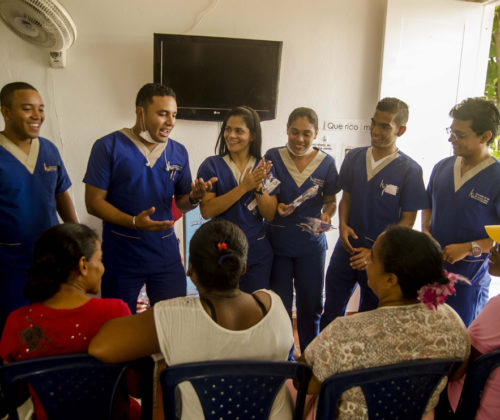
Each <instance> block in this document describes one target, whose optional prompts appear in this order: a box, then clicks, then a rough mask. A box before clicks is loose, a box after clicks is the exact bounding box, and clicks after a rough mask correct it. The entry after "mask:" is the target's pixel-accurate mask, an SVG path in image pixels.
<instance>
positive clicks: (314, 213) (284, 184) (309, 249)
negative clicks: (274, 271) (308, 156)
mask: <svg viewBox="0 0 500 420" xmlns="http://www.w3.org/2000/svg"><path fill="white" fill-rule="evenodd" d="M280 150H281V151H283V150H285V151H286V147H276V148H273V149H270V150H268V151H267V153H266V155H265V158H266V159H267V160H271V161H272V162H273V167H274V169H275V171H276V177H277V178H278V179H279V180H280V181H281V184H280V192H279V194H278V201H279V202H280V203H284V204H290V203H291V202H292V201H293V200H295V199H296V198H297V197H298V196H300V195H301V194H303V193H304V192H306V191H307V190H308V189H309V188H311V187H314V186H315V185H317V186H318V187H319V190H318V194H316V196H314V197H312V198H310V199H308V200H306V201H305V202H304V203H303V204H302V205H300V206H299V207H297V208H296V209H295V211H294V212H293V213H292V214H291V215H289V216H287V217H281V216H279V215H278V214H277V213H276V216H275V218H274V220H273V221H272V222H270V223H269V238H270V241H271V244H272V246H273V250H274V253H275V254H277V255H283V256H288V257H299V256H303V255H309V254H315V253H317V252H321V251H323V250H325V249H327V247H328V245H327V242H326V237H325V234H321V235H320V236H319V237H316V236H314V235H311V234H310V233H308V232H305V231H304V230H303V229H302V228H301V227H299V226H298V224H299V223H302V222H304V221H305V217H315V218H319V217H320V216H321V209H322V208H323V204H324V202H323V196H324V195H335V194H336V193H337V192H338V191H339V188H338V186H337V176H338V174H337V167H336V166H335V160H334V159H333V158H332V157H331V156H330V155H328V154H326V153H325V152H323V151H321V150H319V151H318V155H317V156H316V157H315V158H314V159H313V160H312V161H311V162H310V163H309V165H308V167H306V168H305V169H304V171H307V170H308V168H310V167H312V168H313V166H311V165H315V162H317V161H321V163H319V165H317V167H316V168H314V170H313V171H312V172H311V174H310V176H308V177H307V179H306V180H305V181H304V183H303V184H302V185H300V186H299V185H297V183H296V181H295V180H294V179H293V178H292V175H290V173H289V171H288V169H287V168H286V166H285V163H284V162H283V159H282V158H281V156H280Z"/></svg>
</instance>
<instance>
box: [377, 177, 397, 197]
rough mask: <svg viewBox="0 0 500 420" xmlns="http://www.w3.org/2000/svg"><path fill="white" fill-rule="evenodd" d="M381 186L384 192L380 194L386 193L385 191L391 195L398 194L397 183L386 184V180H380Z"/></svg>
mask: <svg viewBox="0 0 500 420" xmlns="http://www.w3.org/2000/svg"><path fill="white" fill-rule="evenodd" d="M380 188H382V192H381V194H380V195H384V193H386V194H389V195H396V194H397V193H398V190H399V187H398V186H397V185H393V184H384V180H382V181H381V182H380Z"/></svg>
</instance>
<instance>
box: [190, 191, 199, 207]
mask: <svg viewBox="0 0 500 420" xmlns="http://www.w3.org/2000/svg"><path fill="white" fill-rule="evenodd" d="M188 198H189V202H190V203H191V205H192V206H195V207H196V206H197V205H198V204H200V201H201V198H198V199H197V200H195V199H193V198H191V193H189V194H188Z"/></svg>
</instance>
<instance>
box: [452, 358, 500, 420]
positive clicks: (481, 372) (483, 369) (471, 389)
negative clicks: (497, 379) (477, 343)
mask: <svg viewBox="0 0 500 420" xmlns="http://www.w3.org/2000/svg"><path fill="white" fill-rule="evenodd" d="M499 366H500V350H495V351H492V352H490V353H486V354H483V355H481V356H480V357H478V358H477V359H476V360H474V361H473V362H472V363H471V364H470V365H469V367H468V368H467V376H466V377H465V381H464V386H463V388H462V394H461V396H460V401H459V403H458V406H457V409H456V411H455V417H456V418H458V419H473V418H474V417H475V415H476V412H477V410H478V408H479V403H480V401H481V397H482V396H483V390H484V385H485V384H486V381H487V380H488V376H490V374H491V372H492V371H493V370H494V369H496V368H497V367H499Z"/></svg>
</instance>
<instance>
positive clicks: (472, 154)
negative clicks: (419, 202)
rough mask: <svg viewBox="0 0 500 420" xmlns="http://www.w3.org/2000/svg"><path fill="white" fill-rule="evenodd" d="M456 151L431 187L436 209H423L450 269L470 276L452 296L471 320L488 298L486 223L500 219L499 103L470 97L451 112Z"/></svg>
mask: <svg viewBox="0 0 500 420" xmlns="http://www.w3.org/2000/svg"><path fill="white" fill-rule="evenodd" d="M450 117H452V118H453V121H452V123H451V127H449V128H448V134H449V136H450V137H449V141H450V143H451V144H452V146H453V154H454V156H452V157H449V158H446V159H443V160H442V161H440V162H438V163H437V164H436V166H434V169H433V170H432V174H431V178H430V180H429V185H428V187H427V191H428V194H429V197H430V199H431V203H430V204H431V208H430V209H427V210H424V211H423V212H422V230H423V231H424V232H427V233H429V234H431V235H432V236H433V237H434V238H435V239H436V240H437V241H438V242H439V243H440V244H441V246H442V247H443V257H444V259H445V268H446V270H448V271H449V272H452V273H457V274H461V275H463V276H465V277H467V278H468V279H469V280H470V281H471V283H472V285H471V286H469V285H467V284H465V283H461V282H459V283H457V284H456V285H455V288H456V295H455V296H450V297H449V299H448V300H447V301H446V303H448V304H449V305H451V306H452V307H453V308H454V309H455V310H456V311H457V312H458V314H459V315H460V316H461V317H462V320H463V321H464V323H465V325H467V326H468V325H469V324H470V323H471V322H472V321H473V320H474V318H475V317H476V316H477V314H478V313H479V312H480V311H481V309H482V308H483V307H484V305H485V304H486V301H487V300H488V293H489V286H490V276H489V274H488V253H489V250H490V248H491V245H492V241H491V239H489V238H488V235H487V233H486V231H485V230H484V225H498V224H500V182H499V180H500V162H499V161H498V160H497V159H495V158H494V157H492V156H491V155H490V153H489V148H488V145H489V144H490V143H491V142H492V141H493V140H494V139H495V137H496V135H497V130H498V126H499V123H500V114H499V112H498V109H497V107H496V106H495V104H493V103H491V102H488V101H486V100H485V99H482V98H468V99H465V100H464V101H462V102H461V103H459V104H458V105H455V106H454V107H453V108H452V110H451V111H450Z"/></svg>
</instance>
